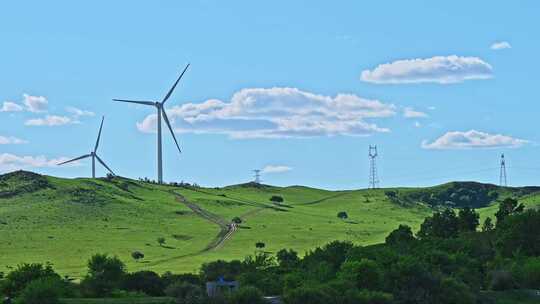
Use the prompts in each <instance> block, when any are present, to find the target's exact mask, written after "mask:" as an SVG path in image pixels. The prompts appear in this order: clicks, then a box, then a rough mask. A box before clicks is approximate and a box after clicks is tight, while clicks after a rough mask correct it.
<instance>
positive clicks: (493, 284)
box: [489, 270, 516, 291]
mask: <svg viewBox="0 0 540 304" xmlns="http://www.w3.org/2000/svg"><path fill="white" fill-rule="evenodd" d="M490 277H491V279H490V284H489V288H490V289H491V290H495V291H502V290H508V289H514V288H515V287H516V282H515V280H514V278H513V276H512V273H510V272H509V271H506V270H496V271H493V272H491V274H490Z"/></svg>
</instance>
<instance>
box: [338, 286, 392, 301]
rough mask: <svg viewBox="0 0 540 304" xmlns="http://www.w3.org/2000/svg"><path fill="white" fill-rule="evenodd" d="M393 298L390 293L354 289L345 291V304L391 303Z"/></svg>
mask: <svg viewBox="0 0 540 304" xmlns="http://www.w3.org/2000/svg"><path fill="white" fill-rule="evenodd" d="M393 300H394V298H393V297H392V295H391V294H388V293H384V292H379V291H369V290H357V289H352V290H348V291H346V292H345V294H344V299H343V304H390V303H393Z"/></svg>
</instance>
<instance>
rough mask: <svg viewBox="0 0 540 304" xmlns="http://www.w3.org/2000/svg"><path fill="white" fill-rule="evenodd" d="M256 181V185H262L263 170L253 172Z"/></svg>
mask: <svg viewBox="0 0 540 304" xmlns="http://www.w3.org/2000/svg"><path fill="white" fill-rule="evenodd" d="M253 172H254V173H255V174H254V177H255V179H254V180H253V182H254V183H256V184H260V183H261V170H259V169H257V170H253Z"/></svg>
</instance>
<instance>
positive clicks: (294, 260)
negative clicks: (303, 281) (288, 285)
mask: <svg viewBox="0 0 540 304" xmlns="http://www.w3.org/2000/svg"><path fill="white" fill-rule="evenodd" d="M276 257H277V260H278V263H279V266H281V267H283V268H292V267H295V266H297V265H298V263H299V262H300V259H299V258H298V253H297V252H296V251H294V250H292V249H289V250H287V249H281V250H280V251H278V252H277V254H276Z"/></svg>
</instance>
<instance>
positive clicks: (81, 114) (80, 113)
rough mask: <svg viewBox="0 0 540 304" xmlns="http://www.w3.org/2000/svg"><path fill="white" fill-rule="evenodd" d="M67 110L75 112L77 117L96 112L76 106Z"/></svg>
mask: <svg viewBox="0 0 540 304" xmlns="http://www.w3.org/2000/svg"><path fill="white" fill-rule="evenodd" d="M66 111H68V112H69V113H71V114H73V116H75V117H81V116H94V115H95V113H94V112H91V111H87V110H81V109H78V108H75V107H67V108H66Z"/></svg>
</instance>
